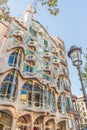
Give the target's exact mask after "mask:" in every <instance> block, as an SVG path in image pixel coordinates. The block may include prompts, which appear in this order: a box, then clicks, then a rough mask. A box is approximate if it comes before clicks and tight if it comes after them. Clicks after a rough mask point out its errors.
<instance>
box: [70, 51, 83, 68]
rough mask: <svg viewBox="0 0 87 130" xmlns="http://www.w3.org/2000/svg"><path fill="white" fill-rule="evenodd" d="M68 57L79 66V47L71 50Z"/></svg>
mask: <svg viewBox="0 0 87 130" xmlns="http://www.w3.org/2000/svg"><path fill="white" fill-rule="evenodd" d="M70 58H71V60H72V62H73V65H74V66H79V65H81V64H82V61H81V51H80V50H79V49H76V50H73V51H72V52H71V53H70Z"/></svg>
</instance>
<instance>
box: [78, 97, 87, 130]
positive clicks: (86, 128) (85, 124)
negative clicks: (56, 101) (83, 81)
mask: <svg viewBox="0 0 87 130" xmlns="http://www.w3.org/2000/svg"><path fill="white" fill-rule="evenodd" d="M76 107H77V111H78V113H79V127H80V130H87V109H86V105H85V102H84V97H83V96H78V97H77V99H76Z"/></svg>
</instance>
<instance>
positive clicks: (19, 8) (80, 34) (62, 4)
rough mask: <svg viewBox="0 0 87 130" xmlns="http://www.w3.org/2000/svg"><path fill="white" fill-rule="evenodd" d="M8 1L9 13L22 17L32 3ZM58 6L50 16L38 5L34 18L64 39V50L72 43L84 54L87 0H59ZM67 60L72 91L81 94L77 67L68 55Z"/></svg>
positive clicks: (51, 32) (86, 45)
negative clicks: (57, 9) (53, 14)
mask: <svg viewBox="0 0 87 130" xmlns="http://www.w3.org/2000/svg"><path fill="white" fill-rule="evenodd" d="M8 1H9V2H8V5H9V7H10V12H11V15H12V16H20V17H23V15H24V11H25V10H26V9H27V7H28V5H30V4H31V3H32V0H8ZM58 8H59V13H58V15H57V16H52V15H50V14H49V12H48V11H47V9H46V8H45V7H42V6H40V5H38V7H37V9H38V12H37V14H35V16H34V19H36V20H38V21H39V22H40V23H41V24H42V25H43V26H44V27H45V28H46V29H47V31H48V33H49V34H50V35H51V36H53V37H54V36H59V37H60V38H61V39H62V40H63V41H64V44H65V47H66V52H68V51H69V49H70V47H71V46H72V45H76V46H78V47H81V48H82V51H83V54H84V53H85V52H86V48H87V0H59V1H58ZM67 60H68V67H69V72H70V80H71V89H72V93H73V94H74V95H78V96H79V95H82V92H81V90H80V88H81V85H80V81H79V76H78V72H77V69H76V68H75V67H74V66H73V65H72V62H71V60H70V59H69V58H68V57H67ZM82 60H83V57H82ZM83 64H84V60H83Z"/></svg>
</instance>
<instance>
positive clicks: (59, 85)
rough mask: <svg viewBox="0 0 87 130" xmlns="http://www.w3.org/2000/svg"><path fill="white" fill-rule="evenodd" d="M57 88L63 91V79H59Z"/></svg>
mask: <svg viewBox="0 0 87 130" xmlns="http://www.w3.org/2000/svg"><path fill="white" fill-rule="evenodd" d="M57 87H58V89H59V90H63V81H62V78H58V79H57Z"/></svg>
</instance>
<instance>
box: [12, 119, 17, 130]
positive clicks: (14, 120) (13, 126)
mask: <svg viewBox="0 0 87 130" xmlns="http://www.w3.org/2000/svg"><path fill="white" fill-rule="evenodd" d="M16 122H17V118H13V120H12V126H11V130H16Z"/></svg>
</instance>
